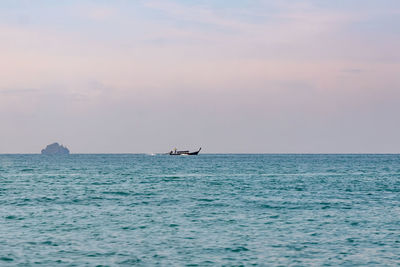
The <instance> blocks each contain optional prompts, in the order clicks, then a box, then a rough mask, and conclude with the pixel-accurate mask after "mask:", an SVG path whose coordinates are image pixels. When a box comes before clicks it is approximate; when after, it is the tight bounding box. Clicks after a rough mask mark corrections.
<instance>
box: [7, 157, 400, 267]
mask: <svg viewBox="0 0 400 267" xmlns="http://www.w3.org/2000/svg"><path fill="white" fill-rule="evenodd" d="M38 264H41V265H43V266H133V265H137V266H222V265H224V266H240V265H243V266H251V265H255V266H310V265H311V266H399V265H400V155H272V154H266V155H231V154H221V155H207V154H200V155H199V156H167V155H135V154H120V155H110V154H107V155H78V154H75V155H74V154H73V155H69V156H53V157H52V156H41V155H0V266H31V265H38Z"/></svg>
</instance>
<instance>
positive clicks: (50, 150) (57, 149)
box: [42, 143, 69, 155]
mask: <svg viewBox="0 0 400 267" xmlns="http://www.w3.org/2000/svg"><path fill="white" fill-rule="evenodd" d="M68 154H69V150H68V148H66V147H65V146H63V145H59V144H58V143H53V144H50V145H48V146H46V148H45V149H42V155H68Z"/></svg>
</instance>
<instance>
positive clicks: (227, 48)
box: [0, 0, 400, 153]
mask: <svg viewBox="0 0 400 267" xmlns="http://www.w3.org/2000/svg"><path fill="white" fill-rule="evenodd" d="M399 49H400V1H398V0H335V1H324V0H319V1H318V0H296V1H295V0H281V1H280V0H240V1H239V0H230V1H223V0H192V1H187V0H185V1H183V0H162V1H161V0H143V1H142V0H131V1H128V0H115V1H109V0H98V1H84V0H80V1H74V0H72V1H53V0H38V1H33V0H2V1H1V2H0V153H40V150H41V149H42V148H44V147H45V146H46V145H47V144H49V143H52V142H59V143H62V144H64V145H66V146H67V147H68V148H69V149H70V150H71V152H72V153H155V152H167V151H170V150H171V149H172V148H174V147H177V148H178V149H184V150H186V149H190V150H195V149H197V148H198V147H202V148H203V151H204V153H399V152H400V51H399Z"/></svg>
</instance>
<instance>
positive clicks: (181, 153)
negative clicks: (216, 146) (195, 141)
mask: <svg viewBox="0 0 400 267" xmlns="http://www.w3.org/2000/svg"><path fill="white" fill-rule="evenodd" d="M200 150H201V147H200V148H199V150H197V151H193V152H190V151H189V150H180V151H179V150H176V148H174V150H171V151H170V152H169V153H167V154H169V155H171V156H194V155H198V154H199V152H200Z"/></svg>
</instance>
